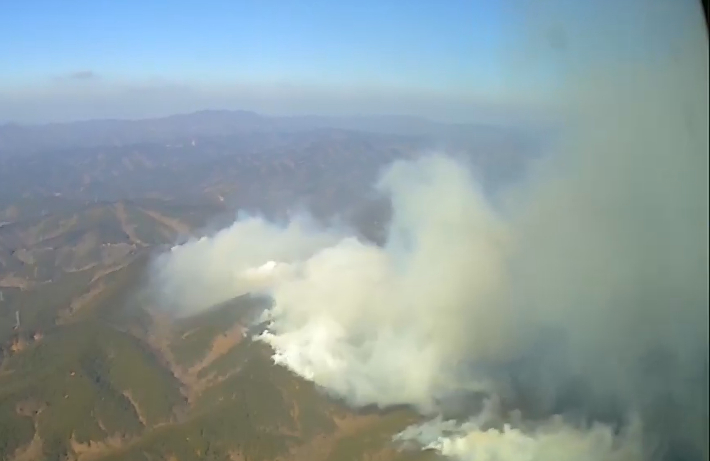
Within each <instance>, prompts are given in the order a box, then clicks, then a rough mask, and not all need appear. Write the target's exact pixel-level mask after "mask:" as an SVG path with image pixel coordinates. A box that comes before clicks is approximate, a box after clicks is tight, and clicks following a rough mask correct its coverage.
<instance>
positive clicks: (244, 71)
mask: <svg viewBox="0 0 710 461" xmlns="http://www.w3.org/2000/svg"><path fill="white" fill-rule="evenodd" d="M598 1H599V4H603V3H610V0H598ZM620 1H621V2H622V3H623V0H620ZM629 1H635V0H629ZM629 1H627V3H628V2H629ZM676 1H678V0H676ZM681 1H682V0H681ZM556 2H557V3H566V4H567V10H566V11H564V12H562V13H560V17H559V18H557V20H561V21H562V22H565V21H567V20H568V19H569V18H571V17H573V16H574V15H575V14H577V15H578V16H580V17H582V18H585V17H586V19H589V18H590V17H592V16H593V15H592V16H589V15H587V13H586V12H585V11H583V10H582V9H580V8H578V7H577V6H576V5H578V4H579V3H578V2H576V1H575V0H569V1H567V2H564V1H562V2H560V1H559V0H556ZM523 3H524V2H523V1H521V0H512V1H510V0H509V1H503V0H478V1H476V0H468V1H464V0H399V1H394V0H379V1H377V0H359V1H345V0H331V1H325V0H301V1H295V0H241V1H240V0H203V1H186V0H172V1H163V0H155V1H145V0H121V1H107V0H92V1H84V0H66V1H60V0H22V1H6V2H1V3H0V121H2V120H9V119H18V120H30V121H34V120H39V121H41V120H42V119H43V118H45V119H63V118H66V119H71V118H90V117H93V116H129V117H130V116H147V115H154V114H160V113H164V112H171V111H186V110H195V109H202V108H207V106H216V105H222V106H224V107H214V108H237V107H234V106H249V107H243V108H247V109H256V110H262V111H267V112H269V111H271V112H296V113H300V112H309V113H313V112H329V111H330V112H332V111H334V110H335V109H336V108H337V107H340V108H341V109H342V107H344V106H347V107H350V108H351V111H353V112H388V113H397V112H411V113H416V114H417V115H426V112H427V111H428V110H429V111H432V113H433V115H435V118H436V116H438V117H439V118H447V114H448V118H453V119H461V118H466V117H467V115H466V114H467V113H468V114H469V116H470V115H471V114H473V113H474V112H481V111H483V112H486V111H490V110H492V109H491V108H492V107H497V106H501V107H502V106H505V107H512V106H516V107H517V106H525V105H530V104H535V103H536V102H538V101H540V100H544V97H545V94H546V92H549V91H552V90H554V88H555V85H556V84H557V83H558V82H559V80H560V78H561V73H562V72H563V69H562V67H561V66H560V65H559V64H560V63H559V60H558V58H556V57H555V54H554V53H551V52H546V53H543V54H544V56H543V57H541V58H540V59H537V60H536V61H535V62H534V65H531V64H530V62H531V60H529V59H528V60H527V61H526V57H527V58H529V56H530V55H532V56H536V55H535V53H536V52H537V51H539V50H540V49H541V48H535V47H534V46H532V43H531V42H535V41H536V40H538V39H539V41H540V43H542V44H543V45H545V44H546V43H547V44H553V42H554V41H555V39H554V36H555V32H554V31H555V20H552V19H551V20H550V21H548V22H549V24H546V25H544V26H543V29H545V30H543V32H542V33H541V34H532V35H530V32H529V30H527V29H526V27H525V26H522V24H523V22H521V21H529V19H528V18H527V17H526V14H527V13H525V10H524V9H521V8H520V5H522V4H523ZM548 3H549V2H548ZM596 11H597V12H598V13H599V12H602V13H603V12H604V7H598V8H596ZM550 17H552V16H550ZM548 25H549V26H550V28H551V29H550V30H551V31H552V32H550V34H549V37H548V36H547V35H545V34H547V29H546V28H547V27H548ZM620 27H622V26H619V27H617V28H620ZM567 35H569V32H567ZM550 37H552V38H550ZM564 37H565V35H564V34H563V35H562V40H563V41H564ZM548 39H549V40H548ZM558 39H559V37H558ZM546 40H547V42H546ZM558 41H559V40H558ZM548 42H549V43H548ZM538 45H539V44H538ZM552 48H554V46H552ZM597 48H598V49H600V50H603V49H604V47H603V46H599V47H597ZM611 48H613V47H611ZM535 50H537V51H535ZM548 51H549V50H548ZM553 51H554V49H553ZM537 57H539V56H537ZM131 98H133V99H131ZM133 100H134V101H133ZM131 101H133V102H131ZM280 101H281V102H280ZM309 101H310V102H309ZM329 101H330V103H329ZM378 101H379V103H378ZM3 106H4V108H3ZM447 107H448V109H447ZM62 108H64V109H62ZM398 108H399V109H400V110H398ZM335 111H336V112H337V110H335ZM346 112H347V110H346ZM420 112H424V114H422V113H420ZM439 113H440V114H439Z"/></svg>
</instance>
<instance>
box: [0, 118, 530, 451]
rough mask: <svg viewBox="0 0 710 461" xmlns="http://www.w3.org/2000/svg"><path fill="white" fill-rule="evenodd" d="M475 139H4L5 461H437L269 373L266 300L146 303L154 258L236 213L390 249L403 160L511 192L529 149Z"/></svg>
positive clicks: (284, 133) (2, 130)
mask: <svg viewBox="0 0 710 461" xmlns="http://www.w3.org/2000/svg"><path fill="white" fill-rule="evenodd" d="M474 128H475V127H447V126H444V125H437V124H433V123H429V122H426V121H422V120H410V119H387V120H384V121H383V120H369V119H351V120H345V119H343V120H327V119H315V118H303V119H269V118H264V117H260V116H257V115H256V114H245V113H229V112H204V113H197V114H192V115H186V116H179V117H169V118H166V119H159V120H147V121H137V122H121V121H103V122H82V123H76V124H66V125H47V126H39V127H20V126H14V125H7V126H0V459H3V460H8V461H10V460H12V461H19V460H28V461H29V460H45V459H47V460H109V459H111V460H118V459H126V460H175V461H178V460H179V461H189V460H240V461H246V460H251V461H256V460H287V459H288V460H291V459H293V460H308V461H317V460H348V459H352V460H362V459H369V460H382V461H390V460H397V459H429V456H430V454H427V453H401V452H398V451H397V450H396V449H395V447H393V446H392V444H391V443H390V440H391V436H392V434H394V433H396V432H397V431H399V430H401V429H402V428H404V427H405V426H406V425H408V424H410V423H412V422H413V421H416V415H414V414H413V413H412V412H410V411H407V410H406V409H397V410H392V411H387V412H369V413H363V412H355V411H353V410H350V409H348V408H346V407H345V406H343V405H342V404H341V403H339V402H336V401H334V400H332V399H330V398H328V397H327V396H325V395H324V394H322V393H321V392H320V391H319V390H318V389H315V388H314V387H313V386H312V385H311V384H309V383H308V382H304V381H303V380H301V379H299V378H298V377H296V376H294V375H292V374H291V373H290V372H288V371H287V370H286V369H284V368H281V367H278V366H275V365H273V364H272V362H271V359H270V350H269V349H268V347H267V346H265V345H263V344H261V343H255V342H252V341H251V340H250V339H249V336H248V335H246V334H245V327H246V326H247V324H248V320H249V318H250V314H251V313H253V312H254V311H255V310H259V309H261V308H263V305H262V304H263V302H264V301H263V300H259V299H254V298H250V297H248V296H245V297H242V298H238V299H235V300H233V301H231V302H229V303H226V304H224V305H221V306H215V307H214V308H213V309H212V310H210V311H208V312H206V313H203V314H201V315H199V316H195V317H191V318H187V319H173V318H170V317H169V316H167V315H164V314H159V313H156V312H154V311H153V310H151V309H150V308H151V306H150V305H148V304H147V303H145V302H143V301H142V300H141V298H140V296H138V295H137V294H138V293H140V287H141V283H142V281H143V280H144V279H145V271H146V266H147V263H148V262H149V261H150V258H151V256H152V255H154V254H156V253H157V252H159V251H161V249H163V248H165V247H166V246H168V245H172V244H174V243H175V242H179V241H180V240H184V239H185V238H188V237H189V236H192V235H199V234H202V233H205V232H209V230H210V229H214V228H216V227H217V226H219V225H220V224H223V223H225V222H229V221H231V220H233V219H234V216H235V215H236V212H237V211H238V210H249V211H251V212H260V213H263V214H266V215H271V216H276V217H283V216H287V215H288V214H290V213H293V212H294V211H297V210H301V209H304V208H307V209H309V210H311V211H312V212H313V213H314V214H315V215H316V216H318V217H319V218H322V219H328V218H331V217H335V216H337V217H338V218H339V219H345V220H346V221H348V222H350V223H351V224H353V225H354V226H355V227H357V228H358V229H359V230H360V231H361V233H362V234H363V236H365V237H366V238H370V239H372V240H375V241H378V240H379V239H381V238H382V236H383V234H384V232H385V230H386V223H387V219H388V205H387V203H385V202H383V201H382V200H381V199H379V198H378V197H375V196H373V195H372V192H371V189H370V184H371V183H372V182H373V181H374V180H375V179H376V177H377V173H378V171H379V170H380V169H381V168H382V167H383V166H384V165H386V164H388V163H389V162H391V161H392V160H395V159H397V158H405V157H410V156H414V155H418V154H420V153H421V152H423V151H425V150H427V149H432V148H434V147H437V146H442V145H446V146H449V148H450V149H452V150H454V151H455V153H456V154H460V155H462V156H465V157H467V158H468V159H469V160H470V161H471V162H472V163H473V164H475V165H477V166H478V167H479V168H480V169H481V170H483V171H485V174H486V175H487V177H492V178H498V179H501V180H503V179H505V178H507V177H509V176H511V175H514V174H516V172H517V171H518V170H519V164H520V163H521V162H520V153H521V152H523V151H525V150H526V149H527V150H528V151H530V150H532V147H531V146H533V145H534V142H533V141H532V140H530V139H529V138H527V137H526V136H525V135H524V134H522V133H520V132H512V131H511V132H506V131H504V130H498V129H492V128H486V127H478V128H477V129H478V130H479V131H478V134H479V136H478V137H476V136H474V134H475V133H476V129H474ZM472 133H473V134H472Z"/></svg>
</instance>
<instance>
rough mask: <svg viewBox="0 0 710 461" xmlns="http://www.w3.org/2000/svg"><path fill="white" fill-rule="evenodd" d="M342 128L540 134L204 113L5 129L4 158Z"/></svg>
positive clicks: (420, 122) (377, 119)
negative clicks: (62, 150)
mask: <svg viewBox="0 0 710 461" xmlns="http://www.w3.org/2000/svg"><path fill="white" fill-rule="evenodd" d="M317 129H340V130H349V131H362V132H370V133H386V134H396V135H402V136H414V137H419V138H425V139H429V140H432V141H435V142H437V143H466V142H470V141H473V140H475V141H476V142H478V143H486V144H489V143H497V142H501V141H503V140H506V141H508V142H509V141H510V140H511V139H518V140H523V138H530V137H536V136H539V135H540V133H534V132H533V131H532V130H530V129H524V128H521V127H516V128H512V127H500V126H494V125H483V124H446V123H440V122H434V121H430V120H427V119H424V118H419V117H411V116H354V117H326V116H291V117H283V116H265V115H260V114H257V113H255V112H248V111H227V110H205V111H200V112H194V113H190V114H180V115H171V116H168V117H161V118H151V119H140V120H115V119H107V120H89V121H77V122H67V123H50V124H44V125H20V124H14V123H9V124H5V125H0V155H3V154H5V155H7V154H17V153H27V152H39V151H44V150H49V149H67V148H78V147H99V146H126V145H132V144H143V143H162V144H165V143H191V142H192V141H193V140H195V139H196V138H198V139H199V138H206V137H207V138H208V137H219V136H235V135H245V134H254V133H263V134H266V133H293V132H300V131H310V130H317Z"/></svg>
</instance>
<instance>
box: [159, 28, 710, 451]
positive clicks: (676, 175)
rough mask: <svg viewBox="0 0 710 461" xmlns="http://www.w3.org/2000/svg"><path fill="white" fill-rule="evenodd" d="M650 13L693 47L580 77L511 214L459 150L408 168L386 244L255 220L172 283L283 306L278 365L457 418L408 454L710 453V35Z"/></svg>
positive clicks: (183, 296)
mask: <svg viewBox="0 0 710 461" xmlns="http://www.w3.org/2000/svg"><path fill="white" fill-rule="evenodd" d="M649 17H650V19H649ZM649 17H647V18H646V20H648V21H649V24H652V25H656V26H658V29H657V30H658V33H659V34H662V35H663V34H666V35H664V36H665V37H670V36H671V35H673V46H672V47H670V48H672V49H673V52H672V53H665V52H661V51H663V50H661V51H659V52H658V53H655V54H653V53H652V54H651V55H650V56H651V57H650V58H649V57H647V56H645V57H644V59H637V60H631V61H614V62H605V63H604V64H605V65H604V66H599V65H598V64H599V63H598V62H595V65H594V66H587V67H575V68H573V69H572V70H570V72H569V75H570V79H569V81H567V82H565V86H564V90H563V91H562V93H561V94H560V104H559V107H560V108H562V109H564V111H565V112H564V113H565V114H567V120H568V121H569V123H568V125H567V126H566V127H565V132H564V135H563V136H562V138H561V139H560V142H558V143H557V144H556V145H555V147H554V148H553V149H551V151H550V152H548V154H547V155H546V156H545V157H544V158H542V159H541V160H539V161H538V162H537V163H536V164H535V166H534V167H533V169H532V172H531V173H530V175H529V177H528V178H527V179H526V180H525V181H524V182H523V183H520V184H516V185H515V186H513V187H510V188H508V189H507V190H506V191H504V192H503V193H501V194H500V197H503V200H502V202H501V203H502V204H497V205H494V204H492V203H491V202H490V200H489V198H488V197H487V196H486V195H485V194H484V193H483V191H482V188H481V187H480V185H478V184H477V182H476V181H475V180H474V179H473V175H472V174H471V172H470V171H468V170H467V169H466V168H465V167H463V166H462V165H460V164H459V163H457V162H456V161H454V160H452V159H451V158H449V157H447V156H445V155H433V156H428V157H424V158H422V159H419V160H414V161H406V162H397V163H395V164H394V165H392V166H391V167H390V168H388V169H387V170H386V171H385V172H384V173H383V176H382V179H381V180H380V182H379V183H378V184H377V188H378V190H379V191H380V192H382V193H384V194H386V195H387V196H389V197H390V199H391V202H392V207H393V210H394V212H393V217H392V222H391V225H390V231H389V235H388V238H387V242H386V244H385V245H384V246H382V247H380V246H376V245H373V244H370V243H367V242H362V241H360V240H358V239H357V238H355V237H348V236H347V235H346V233H345V232H343V231H342V230H338V231H333V230H324V229H319V228H317V226H313V225H310V224H309V225H308V226H303V225H299V224H298V223H295V224H288V225H286V226H276V225H273V224H269V223H266V222H264V221H262V220H254V219H245V220H239V221H237V222H236V223H235V224H234V225H232V226H231V227H230V228H228V229H225V230H224V231H222V232H220V233H219V234H217V235H215V236H214V237H206V238H204V239H201V240H200V241H194V242H188V243H187V244H185V245H182V246H180V247H176V248H175V249H174V250H173V251H172V252H170V253H169V254H166V255H164V256H163V257H162V258H160V259H159V260H158V261H157V264H156V271H155V277H154V280H155V283H154V286H155V287H156V289H157V290H158V292H159V293H162V294H163V295H164V296H165V297H166V298H165V299H169V300H170V301H172V302H175V300H176V299H179V300H183V301H182V302H180V303H179V305H180V306H181V313H183V314H184V313H191V312H198V311H199V310H201V309H205V308H207V307H209V306H210V305H212V304H214V303H217V302H220V301H224V300H227V299H229V298H231V297H233V296H237V295H239V294H242V293H245V292H248V291H256V292H261V293H265V294H268V295H270V296H271V297H272V298H273V300H274V307H273V308H272V309H271V310H269V311H268V313H267V316H266V317H265V320H268V321H269V327H268V329H267V331H266V332H265V333H264V334H263V335H261V336H260V339H261V340H263V341H266V342H267V343H269V344H270V345H271V346H272V347H273V348H274V351H275V355H274V359H275V360H276V361H277V363H280V364H283V365H285V366H287V367H289V368H290V369H291V370H293V371H294V372H295V373H297V374H299V375H301V376H303V377H304V378H306V379H309V380H312V381H314V382H315V383H317V384H318V385H320V386H322V387H323V388H324V389H326V390H328V391H329V392H332V393H334V394H336V395H338V396H340V397H343V398H345V399H347V400H348V401H349V402H350V403H351V404H353V405H370V404H376V405H379V406H382V407H386V406H389V405H396V404H409V405H412V406H415V407H417V408H418V409H419V410H420V411H421V412H422V413H425V414H429V413H436V414H440V415H441V416H440V419H435V420H433V421H431V422H430V423H429V424H428V425H425V426H420V427H413V428H410V429H409V430H408V431H405V433H403V434H401V435H400V437H399V439H400V440H404V439H407V440H410V441H411V440H415V441H417V442H418V443H419V444H420V446H423V447H429V448H430V449H433V450H437V451H439V452H440V453H442V454H444V455H447V456H451V457H454V458H458V459H462V460H468V459H475V460H476V461H480V460H488V459H490V460H493V459H502V460H523V459H525V460H549V459H559V460H575V461H578V460H590V461H591V460H595V461H596V460H609V461H612V460H640V459H707V458H708V444H707V430H708V413H707V408H708V401H707V384H708V301H709V300H708V257H709V249H708V226H709V223H710V220H709V218H708V148H709V143H708V83H707V82H708V44H707V36H706V35H705V34H704V31H702V30H701V28H700V27H699V24H698V23H697V22H692V20H690V19H688V20H687V21H686V22H685V23H683V24H685V26H686V28H685V29H682V31H681V32H678V33H676V34H670V32H669V29H670V28H669V27H668V25H669V24H671V23H672V24H673V26H674V27H675V26H676V25H677V22H673V21H670V22H667V21H666V18H665V17H656V16H653V15H651V16H649ZM654 18H655V19H656V20H657V21H655V22H654ZM686 19H687V18H686ZM698 19H699V18H698ZM675 20H676V21H677V20H678V18H677V17H676V18H675ZM699 20H700V19H699ZM669 40H670V39H669ZM484 401H485V402H488V403H485V402H484ZM490 402H496V403H495V404H494V405H492V404H490ZM484 403H485V404H484ZM451 408H458V409H460V408H470V409H469V410H467V411H465V412H464V413H468V414H464V415H461V414H451V413H450V410H449V409H451ZM513 410H514V411H513ZM442 412H443V414H442ZM474 414H476V415H477V416H476V417H473V415H474ZM449 417H451V418H454V417H456V418H457V419H458V420H461V419H468V418H469V417H471V419H469V420H468V422H466V423H461V422H456V421H446V419H447V418H449ZM486 453H487V454H486ZM664 457H665V458H664ZM673 457H675V458H673Z"/></svg>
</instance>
